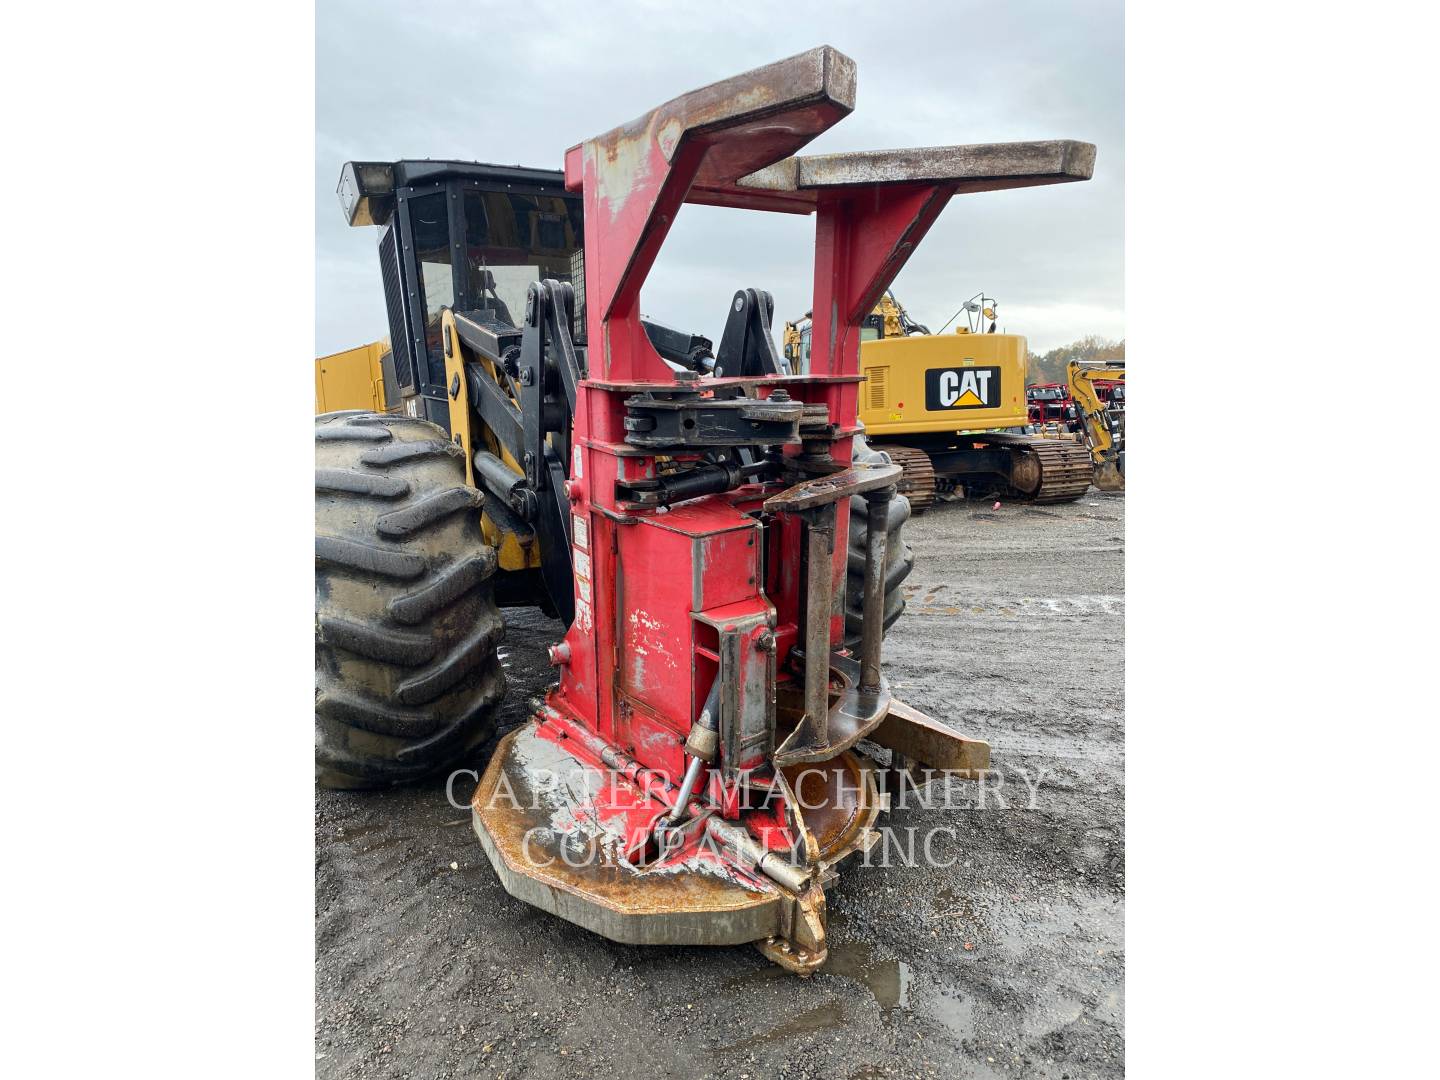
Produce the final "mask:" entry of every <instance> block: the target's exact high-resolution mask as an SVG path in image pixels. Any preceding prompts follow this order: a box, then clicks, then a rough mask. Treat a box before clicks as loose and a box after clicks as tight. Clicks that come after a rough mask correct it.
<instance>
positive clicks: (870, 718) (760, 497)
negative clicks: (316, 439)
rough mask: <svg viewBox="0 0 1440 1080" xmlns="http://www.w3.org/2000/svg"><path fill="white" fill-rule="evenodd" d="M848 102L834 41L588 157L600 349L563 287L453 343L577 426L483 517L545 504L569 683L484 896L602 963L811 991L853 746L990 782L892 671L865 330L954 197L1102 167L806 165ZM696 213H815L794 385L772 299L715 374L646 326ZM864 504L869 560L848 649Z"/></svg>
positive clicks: (577, 156) (507, 766) (583, 178)
mask: <svg viewBox="0 0 1440 1080" xmlns="http://www.w3.org/2000/svg"><path fill="white" fill-rule="evenodd" d="M854 101H855V65H854V62H853V61H851V60H850V59H849V58H848V57H845V56H843V55H842V54H840V53H838V52H836V51H835V50H834V49H832V48H829V47H822V48H817V49H812V50H811V51H809V52H806V53H802V54H801V55H799V56H794V57H791V58H790V59H788V60H783V61H781V62H779V63H776V64H771V65H769V66H767V67H763V68H759V69H757V70H755V71H751V72H748V73H746V74H744V75H740V76H737V77H735V78H733V79H728V80H725V81H724V82H719V83H715V84H714V85H711V86H707V87H704V88H703V89H700V90H695V91H693V92H691V93H688V94H685V95H684V96H682V97H679V98H676V99H675V100H674V101H670V102H668V103H666V104H664V105H661V106H660V107H659V108H656V109H654V110H652V111H651V112H649V113H647V114H646V115H644V116H642V117H640V118H639V119H637V120H635V121H633V122H632V123H629V124H625V125H623V126H622V127H618V128H616V129H614V130H613V131H610V132H607V133H605V134H603V135H599V136H597V137H595V138H592V139H587V140H586V141H585V142H583V143H581V144H580V145H579V146H576V147H573V148H572V149H570V150H569V151H568V152H567V153H566V155H565V172H564V184H565V187H566V189H568V190H569V191H570V192H578V193H579V194H580V195H581V197H582V200H583V207H584V215H583V217H584V275H583V283H584V290H583V295H584V304H583V309H584V312H585V314H584V318H583V325H584V338H585V339H586V344H587V345H588V348H587V349H584V350H582V349H578V348H577V341H576V340H575V339H574V338H572V334H574V320H575V312H576V309H577V300H576V293H575V289H574V288H572V286H571V285H569V284H565V283H561V282H559V281H554V280H550V281H540V282H536V283H534V284H533V285H531V286H530V288H529V290H528V295H527V298H526V304H525V310H524V312H523V313H518V312H517V313H516V317H517V318H520V319H521V320H522V324H523V325H522V330H521V335H522V340H520V341H519V342H518V346H516V347H512V348H511V349H510V351H508V352H507V351H505V350H504V349H503V348H502V347H501V346H503V345H504V342H502V341H500V340H499V338H498V337H497V336H496V333H495V332H494V331H493V329H492V330H487V329H486V327H485V326H484V325H482V323H479V322H476V321H475V320H467V319H466V318H465V317H464V316H459V317H456V316H454V315H453V313H448V312H447V315H446V321H445V323H444V326H443V333H444V335H445V350H446V355H447V356H451V355H452V352H453V355H454V356H457V357H458V356H471V355H478V356H480V357H482V358H483V357H489V358H491V359H493V360H494V361H496V362H498V361H501V360H504V361H505V363H506V364H507V365H508V366H506V368H505V379H506V380H507V385H514V386H518V387H521V388H526V387H537V388H545V389H544V391H543V394H542V391H541V390H540V389H536V390H535V391H534V394H535V396H534V398H533V399H525V398H524V391H523V389H522V390H521V391H519V393H520V395H521V398H520V401H519V408H518V409H517V410H516V412H515V415H514V417H513V418H512V420H510V421H504V422H506V423H511V422H513V423H515V424H518V425H521V426H522V427H524V431H520V430H518V429H517V433H516V437H517V438H519V437H520V436H521V435H524V434H525V433H526V432H529V431H530V425H534V426H535V429H536V431H538V432H539V435H538V437H539V438H540V439H542V440H543V439H545V434H544V432H545V428H544V426H543V421H544V415H547V413H546V408H547V406H546V402H547V401H551V400H553V401H556V402H560V403H564V402H567V401H568V403H569V404H570V405H571V410H572V411H571V414H572V415H573V430H571V431H569V432H566V433H565V434H564V438H563V439H560V438H559V437H558V435H559V433H558V432H556V433H555V434H556V436H557V437H555V438H550V439H549V440H548V441H545V442H543V443H535V444H534V446H535V448H536V450H535V453H531V452H529V451H525V452H524V453H523V454H522V455H521V456H522V457H523V458H524V460H523V462H517V464H520V465H521V466H522V468H523V470H524V473H525V475H524V477H523V478H521V480H520V481H517V482H516V483H515V484H514V485H511V486H508V487H507V486H506V485H507V484H508V483H509V481H507V480H506V477H505V475H504V474H503V473H497V474H496V476H494V477H490V478H488V479H486V480H485V486H486V488H487V490H488V492H489V493H490V498H492V499H493V498H494V497H495V495H496V487H497V485H498V486H499V487H501V488H503V489H504V491H505V492H507V497H510V498H514V497H515V493H516V491H517V490H518V489H519V488H521V487H523V488H525V489H526V490H531V491H542V492H553V493H554V494H555V498H556V499H557V500H560V504H561V505H562V506H563V509H564V513H563V519H559V520H560V521H561V524H560V525H559V526H558V528H559V529H560V530H561V531H559V532H558V534H557V535H555V536H554V537H552V541H553V543H555V544H558V545H564V547H566V548H568V550H569V555H570V565H571V567H572V573H571V575H570V581H569V582H568V585H567V586H566V588H567V591H568V598H569V599H570V601H571V604H572V606H573V618H572V619H571V621H570V624H569V629H568V630H567V631H566V633H565V636H564V639H563V640H562V641H561V642H560V643H559V644H557V645H555V646H554V647H553V648H552V649H551V658H552V661H553V662H554V663H555V664H556V665H557V667H558V669H559V682H558V684H557V685H556V686H555V687H554V688H553V689H552V690H550V692H549V693H548V694H547V696H546V698H545V700H544V703H543V705H541V707H540V708H539V710H538V712H537V713H536V715H535V716H534V717H533V718H532V719H531V720H530V722H528V723H527V724H525V725H524V726H522V727H521V728H519V729H517V730H515V731H513V732H511V733H510V734H509V735H508V736H506V737H505V738H504V739H503V740H502V741H501V743H500V745H499V748H498V750H497V751H496V753H495V755H494V757H493V759H492V760H491V762H490V764H489V766H488V768H487V769H486V771H485V773H484V775H483V777H482V779H481V781H480V784H479V786H478V788H477V790H476V792H475V796H474V801H473V808H474V826H475V831H476V834H477V835H478V836H479V839H480V842H481V843H482V844H483V845H484V848H485V851H486V853H487V854H488V856H489V858H490V861H491V863H492V865H493V866H494V868H495V871H496V873H497V874H498V875H499V877H500V880H501V881H502V882H503V883H504V886H505V888H506V889H507V890H509V891H510V892H511V893H512V894H514V895H515V896H517V897H520V898H521V899H523V900H525V901H527V902H529V903H531V904H534V905H535V906H536V907H539V908H542V909H544V910H546V911H549V912H552V913H553V914H556V915H559V916H560V917H562V918H565V919H568V920H570V921H572V922H574V923H577V924H579V925H580V926H584V927H587V928H589V929H591V930H593V931H595V932H597V933H600V934H603V935H605V936H606V937H609V938H611V939H613V940H616V941H621V942H629V943H636V944H739V943H745V942H753V943H755V944H756V945H757V946H758V947H759V948H760V949H761V951H762V952H764V953H765V955H767V956H768V957H770V958H771V959H772V960H774V961H775V962H777V963H779V964H781V965H782V966H784V967H786V968H788V969H790V970H791V971H795V972H799V973H801V974H806V973H809V972H812V971H814V970H815V969H816V968H817V967H818V966H819V965H820V964H821V963H822V962H823V961H824V959H825V955H826V947H825V895H824V889H825V887H826V886H828V885H829V884H830V883H831V882H832V881H834V880H835V878H836V868H837V866H838V865H839V864H840V863H841V862H842V861H843V860H844V859H846V858H847V857H849V856H851V855H853V854H855V853H857V852H860V851H863V850H866V849H868V847H869V846H870V845H872V844H873V843H874V842H875V841H876V840H877V839H878V833H877V831H876V829H875V822H876V818H877V815H878V814H879V813H880V812H881V811H882V810H883V809H884V808H885V803H886V800H885V798H884V796H883V795H882V794H881V792H880V791H879V790H878V787H877V784H876V782H875V773H874V771H873V769H872V765H871V764H870V762H869V761H868V760H867V759H866V758H865V757H863V756H861V754H859V753H857V751H856V745H857V743H859V742H860V740H862V739H866V740H870V741H872V742H874V743H876V744H879V745H880V746H883V747H888V748H890V750H891V751H892V752H893V754H894V755H895V757H894V759H893V763H894V764H897V765H898V766H900V767H905V766H907V765H908V766H920V767H928V768H934V769H943V770H958V771H961V772H962V773H965V772H971V771H973V770H977V769H983V768H985V767H986V766H987V765H988V761H989V749H988V746H986V744H984V743H981V742H976V741H973V740H967V739H964V738H962V737H960V736H959V735H957V734H955V733H954V732H952V731H951V730H950V729H948V728H947V727H945V726H943V725H941V724H937V723H935V722H934V721H932V720H930V719H928V718H927V717H925V716H923V715H921V714H920V713H918V712H916V711H915V710H913V709H910V708H908V707H907V706H905V705H904V704H902V703H901V702H899V701H898V700H896V698H895V697H894V696H893V695H892V693H891V691H890V687H889V685H888V684H887V683H886V680H885V678H884V676H883V674H882V673H881V667H880V650H881V641H882V637H883V633H884V625H883V624H884V612H883V610H882V604H883V599H884V580H883V574H882V568H883V566H884V564H885V556H886V543H887V539H886V514H887V510H888V508H889V504H890V500H891V498H892V496H893V495H894V485H895V482H896V478H897V476H898V474H899V471H900V470H899V468H898V467H897V466H894V465H891V464H888V463H886V462H884V460H883V459H881V460H879V461H866V462H859V461H854V460H852V443H853V439H854V436H855V435H856V434H857V432H858V430H859V428H858V424H857V420H856V406H857V392H858V384H859V382H860V381H861V379H860V376H859V373H858V372H859V366H858V349H859V343H860V327H861V324H862V321H863V320H864V318H865V317H866V316H867V315H868V314H869V313H870V312H871V310H872V309H873V308H874V307H875V304H876V302H877V301H878V300H879V299H880V297H881V295H882V294H883V292H884V291H885V289H886V288H887V286H888V285H889V284H890V282H891V280H892V279H893V278H894V276H895V275H896V273H897V272H898V271H899V270H900V268H901V267H902V266H903V265H904V263H905V260H906V259H907V258H908V257H909V256H910V254H911V253H912V252H913V250H914V248H915V245H916V244H918V243H919V242H920V240H921V238H922V237H923V236H924V235H925V233H926V231H927V230H928V229H929V228H930V226H931V225H932V224H933V223H934V221H935V220H936V218H937V217H938V216H939V214H940V212H941V210H942V209H943V208H944V207H945V205H946V203H947V202H948V201H949V199H950V197H951V196H952V195H954V194H957V193H968V192H979V191H989V190H995V189H1000V188H1010V187H1019V186H1025V185H1034V184H1051V183H1063V182H1065V181H1069V180H1078V179H1085V178H1088V176H1089V175H1090V172H1091V169H1092V166H1093V160H1094V147H1092V146H1090V145H1088V144H1085V143H1077V142H1063V141H1061V142H1031V143H1017V144H1008V145H984V146H945V147H934V148H929V149H914V150H900V151H875V152H867V153H854V154H832V155H825V156H819V157H796V156H793V155H794V154H795V152H796V151H797V150H799V149H800V148H801V147H803V146H804V145H805V144H806V143H808V142H809V141H810V140H811V139H813V138H815V136H817V135H819V134H820V133H821V132H822V131H824V130H826V129H827V128H829V127H830V126H831V125H832V124H834V123H836V122H837V121H839V120H840V119H842V118H843V117H844V116H845V115H847V114H848V113H849V112H850V111H851V109H852V108H853V107H854ZM686 203H702V204H707V205H711V206H727V207H735V208H738V209H746V210H752V211H769V212H778V213H792V214H794V213H798V214H814V215H815V216H816V233H815V263H814V266H815V278H814V280H815V292H814V306H813V310H814V313H815V316H814V329H813V335H812V340H811V350H810V361H809V364H808V368H807V370H806V373H805V374H803V375H797V374H792V373H791V372H790V370H789V368H788V366H787V365H786V364H785V362H784V360H783V359H782V358H781V357H777V355H776V353H775V350H774V346H773V343H771V340H770V336H769V327H770V319H771V315H772V305H771V302H770V298H769V295H768V294H766V293H764V292H763V291H761V290H758V289H745V290H741V291H740V292H738V293H737V294H736V295H735V296H734V297H733V299H732V300H731V302H730V303H731V314H730V319H729V322H728V323H727V328H726V333H725V337H724V338H723V339H722V341H721V344H720V347H719V349H718V350H716V352H715V353H714V354H713V355H712V354H710V352H709V349H708V347H707V346H708V344H709V343H708V342H704V340H703V339H691V338H685V337H684V336H683V335H675V334H674V332H673V331H668V330H667V329H666V328H664V327H657V326H655V325H653V324H646V323H644V322H642V320H641V318H640V314H639V300H640V290H641V286H642V285H643V283H644V281H645V278H646V275H647V274H648V272H649V271H650V268H651V267H652V265H653V264H654V262H655V258H656V255H657V253H658V252H659V250H660V246H661V244H662V243H663V241H664V239H665V235H666V233H667V232H668V231H669V228H670V226H671V224H672V223H673V221H674V219H675V215H676V214H677V213H679V212H680V209H681V207H682V206H683V205H684V204H686ZM356 212H357V213H362V212H368V211H362V209H361V208H360V207H359V206H358V204H357V210H356ZM577 284H578V282H577ZM482 322H483V321H482ZM487 333H488V334H489V336H488V337H487ZM575 336H576V337H578V335H575ZM512 345H514V343H512ZM446 370H447V376H448V374H449V372H450V370H451V369H450V368H449V367H447V369H446ZM470 370H471V373H472V374H483V373H479V372H478V368H475V367H471V368H470ZM456 373H457V375H459V374H464V372H463V371H462V370H460V369H458V368H457V369H456ZM451 386H452V391H453V394H452V396H457V395H458V396H460V397H461V398H462V399H463V397H464V396H468V395H472V394H478V393H479V392H476V391H472V390H464V391H462V390H461V389H460V386H461V383H460V381H459V380H458V379H457V380H456V381H454V382H453V383H452V384H451ZM485 393H489V391H485ZM543 395H551V397H548V398H547V397H544V396H543ZM482 399H483V395H481V396H480V397H477V401H478V402H479V405H480V406H481V407H482V412H483V407H484V406H485V401H487V400H488V399H483V400H482ZM510 400H511V401H512V403H514V399H510ZM493 404H494V403H492V405H493ZM492 411H493V410H492ZM500 412H503V410H500ZM537 413H539V414H541V415H536V414H537ZM495 415H497V416H498V415H500V414H499V413H495ZM501 420H504V418H503V417H501ZM497 422H498V421H497ZM516 445H518V444H516ZM557 445H558V446H561V447H562V448H563V449H562V452H561V453H560V454H558V455H557V454H554V453H552V452H551V451H552V450H553V448H554V447H556V446H557ZM532 459H534V460H532ZM477 479H479V478H477ZM511 479H512V480H514V479H515V478H514V477H513V476H512V477H511ZM852 500H853V501H855V502H856V503H858V504H859V505H862V506H864V507H867V508H868V534H867V536H868V540H867V542H866V544H865V548H864V566H865V577H864V590H863V620H862V624H861V633H860V635H859V637H860V639H859V641H858V643H854V644H852V645H850V646H847V644H846V635H845V622H846V620H845V610H844V605H843V604H842V603H841V602H840V597H841V593H842V589H843V584H844V582H845V578H846V565H847V558H848V557H849V556H850V550H849V548H848V546H847V544H846V543H845V540H844V538H845V536H846V535H847V529H848V524H849V516H850V514H851V508H852ZM837 537H839V538H840V541H839V542H837Z"/></svg>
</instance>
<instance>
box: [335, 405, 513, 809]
mask: <svg viewBox="0 0 1440 1080" xmlns="http://www.w3.org/2000/svg"><path fill="white" fill-rule="evenodd" d="M480 502H481V496H480V494H479V492H477V491H476V490H475V489H473V488H471V487H468V486H466V484H465V467H464V463H463V461H462V460H461V451H460V448H459V447H458V446H455V445H453V444H452V443H451V442H450V440H449V438H448V437H447V436H446V434H445V432H444V430H443V429H441V428H439V427H437V426H436V425H435V424H431V423H428V422H427V421H424V420H415V419H412V418H410V417H406V416H394V415H385V416H381V415H377V414H375V413H364V412H360V413H356V412H346V413H327V414H325V415H323V416H318V417H316V419H315V772H316V779H317V780H318V782H319V783H320V784H321V785H323V786H325V787H377V786H380V785H384V784H391V783H397V782H400V781H405V780H413V779H416V778H418V777H422V776H425V775H427V774H429V773H432V772H434V771H436V770H438V769H441V768H443V767H444V766H445V765H447V764H449V763H450V762H452V761H453V760H454V759H455V758H456V757H457V756H459V755H460V754H462V753H463V752H464V751H465V750H466V749H468V748H469V747H471V746H473V745H475V744H476V743H478V742H480V741H483V740H484V739H485V738H486V737H488V736H489V734H490V732H491V729H492V726H493V714H494V708H495V705H496V703H497V702H498V701H499V700H500V697H501V695H502V694H503V693H504V689H505V675H504V672H503V671H502V669H501V667H500V663H499V661H498V659H497V658H496V653H495V651H496V647H497V645H498V644H499V642H500V640H501V638H502V637H503V635H504V632H505V627H504V623H503V622H501V619H500V613H499V611H498V610H496V607H495V600H494V596H493V593H492V587H491V582H490V578H491V576H492V575H493V573H494V572H495V552H494V550H493V549H492V548H490V547H489V546H488V545H487V544H486V543H485V541H484V539H483V537H482V536H481V533H480V515H479V513H478V511H477V509H476V507H478V506H479V505H480Z"/></svg>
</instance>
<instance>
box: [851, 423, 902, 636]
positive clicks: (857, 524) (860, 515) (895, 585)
mask: <svg viewBox="0 0 1440 1080" xmlns="http://www.w3.org/2000/svg"><path fill="white" fill-rule="evenodd" d="M851 457H852V459H853V460H855V461H866V462H870V461H875V462H884V461H888V460H889V457H888V456H887V455H886V454H884V453H881V452H880V451H878V450H874V449H871V447H870V444H869V443H867V442H866V441H865V436H863V435H857V436H855V444H854V450H853V452H852V454H851ZM867 513H868V511H867V510H866V503H865V498H864V496H862V495H854V496H851V498H850V551H849V555H848V557H847V559H846V564H845V641H846V643H847V644H849V645H856V644H858V643H859V641H860V634H861V627H862V626H863V624H864V615H863V608H864V595H863V590H864V586H865V533H866V514H867ZM909 518H910V503H909V500H907V499H906V498H905V496H903V495H896V496H895V497H894V498H893V499H891V500H890V507H889V510H888V512H887V514H886V519H885V534H886V537H887V540H886V544H885V630H886V632H887V633H888V632H889V630H890V627H891V626H893V625H894V623H895V620H896V619H898V618H900V615H901V613H903V612H904V610H905V594H904V592H903V591H902V590H901V588H900V586H901V584H902V583H903V582H904V581H905V579H906V578H907V577H909V576H910V571H911V570H913V569H914V568H915V552H913V551H912V550H910V545H909V544H907V543H906V542H905V534H904V525H905V522H906V521H907V520H909Z"/></svg>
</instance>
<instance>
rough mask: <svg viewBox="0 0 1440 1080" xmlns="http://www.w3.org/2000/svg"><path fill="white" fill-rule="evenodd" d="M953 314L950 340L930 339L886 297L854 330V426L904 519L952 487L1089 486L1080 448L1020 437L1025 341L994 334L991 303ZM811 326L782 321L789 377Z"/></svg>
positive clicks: (1021, 495) (1027, 497)
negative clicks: (895, 488)
mask: <svg viewBox="0 0 1440 1080" xmlns="http://www.w3.org/2000/svg"><path fill="white" fill-rule="evenodd" d="M960 310H961V311H962V312H964V313H965V316H966V320H965V323H964V324H963V325H961V326H959V327H957V329H956V331H955V333H953V334H944V333H939V334H932V333H931V332H930V330H929V328H928V327H926V326H924V325H923V324H921V323H918V322H916V321H915V320H914V319H912V318H911V317H910V315H909V313H908V312H907V311H906V310H905V308H904V306H903V305H902V304H901V303H900V301H899V300H898V299H896V297H895V295H894V293H892V292H889V291H887V292H886V293H885V294H884V295H883V296H882V297H881V298H880V300H879V301H878V302H877V303H876V305H875V307H874V309H873V310H872V311H871V312H870V314H869V315H867V316H866V317H865V320H864V322H863V323H862V324H861V329H860V334H861V345H860V367H861V372H862V373H863V374H864V376H865V386H864V388H863V390H862V391H861V395H860V419H861V422H862V423H863V424H864V425H865V432H866V436H867V437H868V438H869V439H870V440H871V441H872V446H873V447H874V449H876V450H879V451H883V452H884V453H886V454H888V455H889V456H890V460H891V461H893V462H894V463H895V464H896V465H899V466H900V467H901V469H902V472H901V479H900V492H901V494H903V495H905V496H906V497H907V498H908V499H909V500H910V510H911V513H913V514H923V513H924V512H925V511H926V510H927V509H929V507H930V506H931V505H932V504H933V503H934V502H935V500H936V497H937V496H938V495H942V494H944V493H946V492H948V491H954V490H963V491H964V492H965V493H966V494H977V495H978V494H992V493H993V494H997V495H1001V496H1003V497H1006V498H1010V499H1016V500H1019V501H1023V502H1030V503H1060V502H1074V501H1075V500H1076V499H1078V498H1080V496H1082V495H1084V494H1085V492H1086V490H1087V489H1088V488H1089V486H1090V476H1091V469H1090V461H1089V458H1088V456H1087V454H1086V452H1085V449H1084V447H1082V446H1080V445H1079V444H1078V443H1075V442H1072V441H1069V440H1057V439H1044V438H1039V437H1036V436H1034V435H1028V434H1026V433H1025V427H1026V424H1028V423H1029V408H1028V402H1027V401H1026V397H1025V377H1026V371H1027V362H1026V361H1027V356H1028V349H1027V346H1026V341H1025V338H1024V337H1023V336H1022V335H1020V334H1001V333H996V325H997V324H996V317H995V310H996V304H995V301H994V300H993V299H991V298H990V297H987V296H985V295H983V294H978V295H976V296H974V297H971V298H970V299H969V300H967V301H966V302H965V304H964V305H963V306H962V307H961V309H960ZM956 314H957V315H958V314H959V312H957V313H956ZM987 327H988V328H987ZM812 329H813V319H812V318H811V316H810V314H809V313H806V315H805V316H803V317H802V318H800V319H797V320H796V321H795V322H792V323H786V324H785V338H784V340H785V353H786V356H787V358H788V359H789V361H790V363H791V364H792V365H793V366H796V368H797V370H802V371H803V370H804V369H805V365H806V364H808V362H809V357H810V335H811V332H812Z"/></svg>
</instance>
